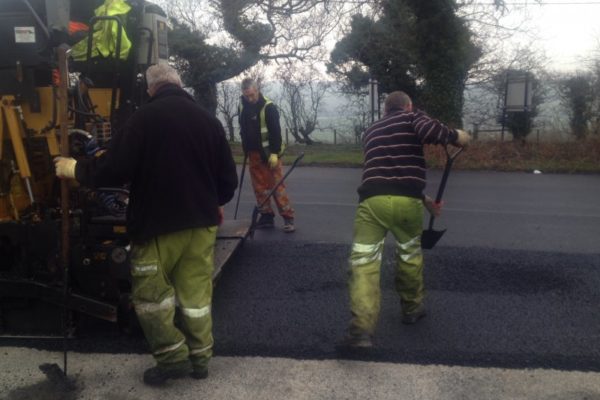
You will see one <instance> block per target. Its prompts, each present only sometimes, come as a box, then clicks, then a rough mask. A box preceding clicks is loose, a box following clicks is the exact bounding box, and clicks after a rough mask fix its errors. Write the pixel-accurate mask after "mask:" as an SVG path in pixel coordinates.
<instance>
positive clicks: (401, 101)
mask: <svg viewBox="0 0 600 400" xmlns="http://www.w3.org/2000/svg"><path fill="white" fill-rule="evenodd" d="M411 104H412V100H411V99H410V97H409V96H408V95H407V94H406V93H404V92H402V91H400V90H397V91H395V92H392V93H390V94H388V95H387V97H386V98H385V101H384V103H383V105H384V110H385V112H386V113H387V112H389V111H390V110H394V109H398V108H402V109H406V108H407V107H410V105H411Z"/></svg>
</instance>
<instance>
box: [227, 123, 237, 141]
mask: <svg viewBox="0 0 600 400" xmlns="http://www.w3.org/2000/svg"><path fill="white" fill-rule="evenodd" d="M227 130H228V131H229V141H230V142H232V143H233V142H234V141H235V131H234V129H233V118H228V119H227Z"/></svg>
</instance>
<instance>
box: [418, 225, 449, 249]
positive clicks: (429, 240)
mask: <svg viewBox="0 0 600 400" xmlns="http://www.w3.org/2000/svg"><path fill="white" fill-rule="evenodd" d="M444 233H446V230H445V229H444V230H443V231H436V230H433V229H426V230H424V231H423V233H422V234H421V248H422V249H426V250H429V249H433V247H434V246H435V245H436V243H437V242H438V241H439V240H440V239H441V238H442V236H443V235H444Z"/></svg>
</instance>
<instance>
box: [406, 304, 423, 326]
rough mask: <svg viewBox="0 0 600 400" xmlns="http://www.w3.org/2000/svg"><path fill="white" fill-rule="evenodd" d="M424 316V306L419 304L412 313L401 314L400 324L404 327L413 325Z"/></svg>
mask: <svg viewBox="0 0 600 400" xmlns="http://www.w3.org/2000/svg"><path fill="white" fill-rule="evenodd" d="M426 315H427V312H426V311H425V306H424V305H423V304H419V306H418V307H417V308H416V309H415V310H414V311H413V312H410V313H402V323H403V324H406V325H413V324H415V323H417V321H418V320H420V319H421V318H423V317H424V316H426Z"/></svg>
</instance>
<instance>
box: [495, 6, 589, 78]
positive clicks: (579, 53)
mask: <svg viewBox="0 0 600 400" xmlns="http://www.w3.org/2000/svg"><path fill="white" fill-rule="evenodd" d="M511 2H512V3H517V4H518V5H521V4H525V3H527V4H528V5H527V6H526V7H525V10H526V12H527V14H528V16H529V17H530V18H529V19H528V20H527V21H526V22H525V25H524V26H523V27H524V28H525V29H527V30H528V31H530V32H532V33H533V32H535V33H537V35H538V37H539V42H538V43H536V45H538V46H539V47H541V48H543V49H544V50H545V51H546V55H547V56H548V57H549V59H550V63H549V65H548V67H550V68H552V69H557V70H574V69H577V68H583V67H584V63H583V61H584V60H585V59H589V58H590V57H591V56H592V54H593V52H597V53H600V0H542V1H541V3H542V4H541V5H539V3H538V2H536V1H532V0H528V1H525V0H508V1H507V3H509V4H510V3H511ZM516 17H517V16H515V18H516Z"/></svg>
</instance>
